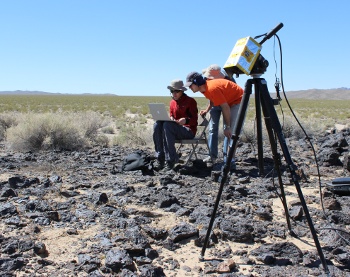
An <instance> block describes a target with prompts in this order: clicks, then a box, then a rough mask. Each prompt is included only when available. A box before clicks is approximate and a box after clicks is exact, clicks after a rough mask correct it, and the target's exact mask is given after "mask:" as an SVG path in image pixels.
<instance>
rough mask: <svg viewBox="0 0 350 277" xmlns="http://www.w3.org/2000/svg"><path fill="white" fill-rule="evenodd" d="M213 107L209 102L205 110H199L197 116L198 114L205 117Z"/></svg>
mask: <svg viewBox="0 0 350 277" xmlns="http://www.w3.org/2000/svg"><path fill="white" fill-rule="evenodd" d="M213 106H214V105H213V102H211V101H209V104H208V106H207V108H206V109H205V110H201V111H200V112H199V114H200V115H201V116H205V115H206V114H207V113H208V112H209V111H210V109H211V108H212V107H213Z"/></svg>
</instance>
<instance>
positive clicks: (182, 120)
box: [176, 117, 186, 125]
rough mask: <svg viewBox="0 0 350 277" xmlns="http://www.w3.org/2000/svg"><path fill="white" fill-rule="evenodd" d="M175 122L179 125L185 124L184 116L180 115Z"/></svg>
mask: <svg viewBox="0 0 350 277" xmlns="http://www.w3.org/2000/svg"><path fill="white" fill-rule="evenodd" d="M176 122H177V123H178V124H180V125H185V124H186V118H184V117H182V118H180V119H179V120H176Z"/></svg>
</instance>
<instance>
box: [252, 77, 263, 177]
mask: <svg viewBox="0 0 350 277" xmlns="http://www.w3.org/2000/svg"><path fill="white" fill-rule="evenodd" d="M255 82H256V80H255V79H254V94H255V116H256V134H257V143H258V168H259V175H260V176H263V175H264V153H263V152H264V151H263V138H262V124H261V105H260V91H259V86H257V85H255Z"/></svg>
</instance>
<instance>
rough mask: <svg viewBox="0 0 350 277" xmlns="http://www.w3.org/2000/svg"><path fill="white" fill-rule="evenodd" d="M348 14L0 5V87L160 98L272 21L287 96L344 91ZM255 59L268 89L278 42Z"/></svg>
mask: <svg viewBox="0 0 350 277" xmlns="http://www.w3.org/2000/svg"><path fill="white" fill-rule="evenodd" d="M349 10H350V1H348V0H338V1H323V0H318V1H317V0H309V1H305V0H295V1H277V0H276V1H273V0H265V1H256V0H251V1H234V0H222V1H207V0H201V1H199V0H192V1H190V0H176V1H172V0H169V1H166V0H149V1H146V0H144V1H142V0H125V1H119V0H114V1H112V0H30V1H29V0H0V26H2V28H1V32H0V36H1V47H0V78H1V79H0V80H1V81H0V91H7V90H39V91H47V92H59V93H74V94H79V93H112V94H117V95H168V90H167V89H166V87H167V85H168V84H169V83H170V81H171V80H173V79H178V78H180V79H183V80H184V79H185V78H186V75H187V74H188V73H189V72H191V71H199V72H201V70H202V69H203V68H205V67H207V66H208V65H210V64H213V63H215V64H219V65H221V66H223V65H224V63H225V62H226V60H227V58H228V56H229V54H230V52H231V50H232V49H233V47H234V45H235V43H236V41H237V40H238V39H240V38H243V37H248V36H251V37H255V36H257V35H260V34H263V33H267V32H269V31H270V30H271V29H273V28H274V27H275V26H276V25H277V24H278V23H280V22H282V23H283V24H284V27H283V28H282V29H281V30H280V31H279V32H278V33H277V35H278V36H279V38H280V40H281V43H282V54H283V68H282V69H283V81H284V88H285V90H286V91H293V90H305V89H312V88H318V89H330V88H339V87H348V88H349V87H350V78H349V77H348V75H349V69H348V68H349V60H350V59H349V44H350V36H349V31H348V30H349V26H350V16H349ZM257 40H258V41H261V39H257ZM261 54H262V55H263V56H264V57H265V58H266V59H267V60H268V61H269V63H270V66H269V67H268V68H267V72H266V73H265V74H264V75H263V77H264V78H265V79H266V81H267V83H268V86H269V90H270V91H271V92H273V91H274V87H273V86H274V83H275V76H276V75H277V77H278V78H280V68H281V63H280V56H279V55H280V52H279V47H278V43H277V40H275V39H274V38H271V39H269V40H267V41H266V42H265V43H264V44H263V46H262V50H261ZM247 78H249V76H247V75H244V74H243V75H240V76H239V78H237V82H238V84H239V85H241V86H242V87H244V83H245V81H246V79H247ZM188 94H189V95H191V96H200V95H197V94H193V93H192V92H189V93H188Z"/></svg>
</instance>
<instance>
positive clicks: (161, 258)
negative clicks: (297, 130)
mask: <svg viewBox="0 0 350 277" xmlns="http://www.w3.org/2000/svg"><path fill="white" fill-rule="evenodd" d="M349 135H350V132H349V131H346V132H345V131H344V132H341V133H340V132H336V131H334V132H333V133H330V134H327V135H324V136H322V137H314V138H313V141H314V143H315V144H317V149H318V158H319V161H320V172H321V176H320V177H321V179H322V182H323V181H324V182H325V183H326V182H329V180H331V179H333V178H336V177H346V175H347V172H348V171H346V170H349V169H346V168H347V167H346V165H347V164H348V151H349V150H348V147H349V146H348V145H349V142H350V141H349ZM287 143H288V144H290V146H289V147H290V150H291V153H292V156H293V162H295V164H296V166H297V167H298V170H297V176H296V178H298V181H299V182H300V186H301V188H302V190H303V192H304V191H305V193H307V194H308V195H305V200H306V203H307V205H308V210H309V213H310V215H311V218H312V221H313V223H314V227H315V229H316V231H317V235H318V238H319V240H320V242H321V245H322V250H323V253H324V255H325V257H326V258H327V264H328V265H329V267H330V268H331V272H332V273H334V274H335V276H339V277H343V276H347V275H349V272H350V262H349V260H350V259H349V255H348V253H350V246H349V244H348V242H349V241H350V236H349V234H348V226H349V225H350V216H349V215H350V195H339V194H335V193H333V192H331V191H329V190H327V189H325V188H323V187H322V188H321V194H322V195H320V193H318V190H319V187H318V184H317V182H316V181H315V180H317V177H318V176H317V170H316V169H315V168H316V166H315V164H314V161H313V160H312V153H311V147H310V146H308V144H307V143H306V141H305V139H302V140H297V141H293V139H292V138H289V139H288V140H287ZM253 148H254V147H252V146H251V145H250V144H247V143H243V142H242V143H240V144H239V147H238V148H237V154H236V159H237V170H236V171H234V172H230V174H229V176H228V178H227V182H226V183H225V184H224V186H223V191H222V194H221V196H220V202H219V203H218V207H217V211H216V214H215V218H214V222H213V228H212V230H211V233H210V234H209V241H208V245H207V248H208V249H207V252H209V253H210V256H211V258H210V259H205V260H204V261H198V256H199V255H200V253H201V248H202V247H203V245H204V241H205V238H206V235H207V230H208V226H209V223H210V220H211V219H212V213H213V211H214V207H215V206H214V205H215V201H216V199H217V196H218V192H219V188H220V185H221V184H220V177H221V174H222V172H220V171H215V169H217V168H219V167H220V165H222V163H221V161H218V163H217V164H215V165H214V166H213V167H209V165H207V164H206V163H203V162H202V161H201V160H196V161H194V163H193V164H191V163H190V164H188V165H187V166H186V167H185V166H183V165H182V164H177V165H176V168H175V169H174V170H173V171H170V172H166V173H162V172H160V171H159V172H158V171H154V172H152V174H148V173H151V170H150V171H149V172H145V171H144V172H142V171H141V170H136V171H132V172H122V171H118V170H116V168H118V167H120V165H121V163H122V161H123V159H124V157H125V156H127V154H129V153H130V152H135V151H136V149H130V147H129V148H123V147H120V146H113V147H98V146H94V147H91V148H90V149H87V150H85V151H74V152H71V151H53V150H50V151H47V152H46V151H42V152H38V153H31V152H30V153H29V152H28V153H11V152H6V151H3V152H2V156H1V157H0V165H1V168H2V173H3V174H4V175H3V176H5V177H4V178H3V179H1V180H0V217H1V226H0V227H1V230H2V233H1V234H0V246H1V248H0V249H1V255H0V256H1V258H0V275H1V276H16V274H18V275H20V276H78V275H82V276H83V275H84V276H91V277H92V276H96V277H97V276H135V277H136V276H145V277H146V276H186V275H188V276H190V275H191V276H213V277H217V276H242V277H243V276H322V274H323V273H324V272H323V268H322V264H321V262H320V257H319V255H318V253H317V251H316V249H315V247H314V246H313V245H312V244H305V247H306V248H308V249H309V250H303V252H302V251H300V249H299V248H298V247H297V246H295V245H294V244H292V243H290V242H289V238H290V236H289V235H288V234H289V230H288V226H287V224H286V218H285V216H286V215H285V211H284V209H283V207H282V206H279V205H281V203H280V202H279V200H280V199H279V198H281V191H280V190H281V187H280V186H279V185H278V179H277V176H276V172H273V168H274V163H273V159H272V158H271V153H270V152H269V149H268V148H267V149H266V150H265V152H264V163H265V170H266V172H265V173H266V174H267V176H264V177H260V175H259V171H258V170H257V166H258V161H257V157H256V149H253ZM134 150H135V151H134ZM145 152H147V153H149V154H150V153H151V152H153V150H152V149H147V147H145ZM219 160H220V159H219ZM281 163H282V165H281V167H280V168H281V176H280V177H281V180H282V182H283V186H284V189H285V194H286V196H287V199H293V200H292V201H291V203H287V207H288V216H290V217H291V225H292V226H291V227H292V231H293V233H294V234H295V235H296V236H297V239H299V241H300V243H303V242H305V241H306V242H308V241H309V240H310V238H311V239H312V234H311V233H310V230H309V228H308V222H307V220H306V217H305V212H304V211H303V209H302V208H301V204H300V199H298V198H299V195H298V193H297V192H296V190H295V186H293V180H291V179H290V173H289V172H288V170H287V169H288V166H286V165H285V162H284V161H283V159H282V161H281ZM340 175H341V176H340ZM212 176H213V177H212ZM310 177H312V178H310ZM213 178H214V179H215V180H216V181H218V182H216V181H215V180H213ZM304 189H305V190H304ZM310 191H311V193H309V192H310ZM321 200H322V201H323V203H322V204H324V208H325V209H324V210H323V207H322V205H321ZM329 223H330V224H329ZM267 241H268V242H274V243H267ZM236 246H238V247H239V249H238V250H233V249H234V248H235V247H236ZM253 249H254V250H253ZM187 260H193V261H198V262H197V263H196V265H195V266H193V267H192V266H189V265H188V264H186V262H187ZM241 264H247V265H249V267H250V268H249V271H248V270H246V271H244V272H243V273H242V272H241V268H240V267H241Z"/></svg>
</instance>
